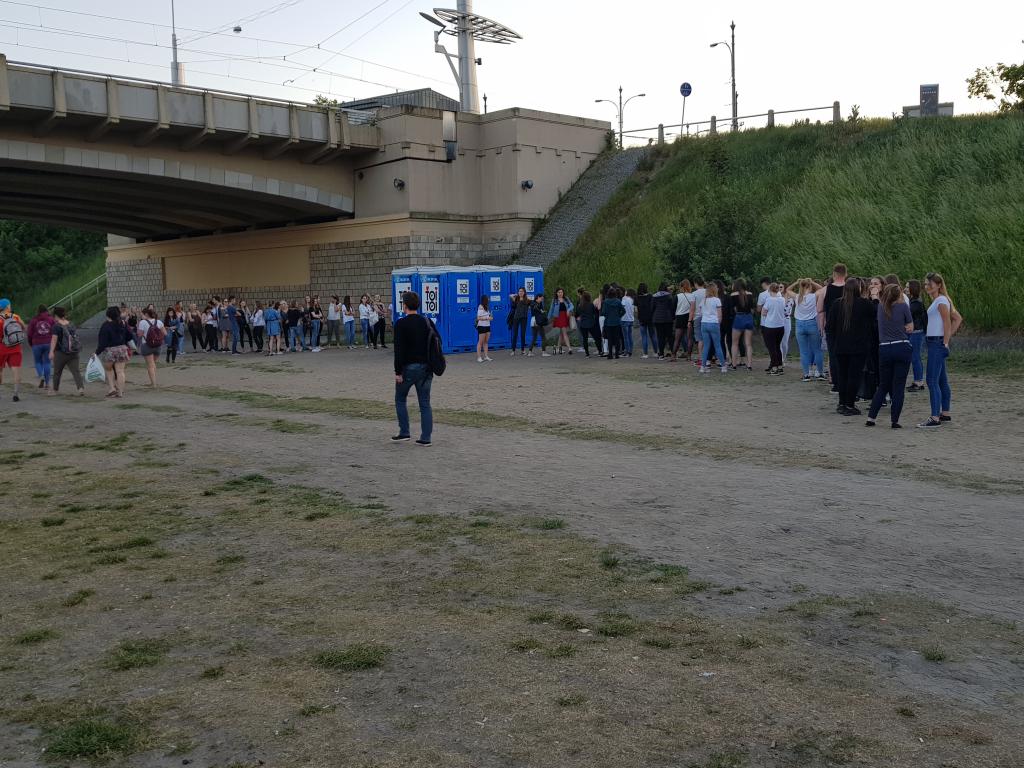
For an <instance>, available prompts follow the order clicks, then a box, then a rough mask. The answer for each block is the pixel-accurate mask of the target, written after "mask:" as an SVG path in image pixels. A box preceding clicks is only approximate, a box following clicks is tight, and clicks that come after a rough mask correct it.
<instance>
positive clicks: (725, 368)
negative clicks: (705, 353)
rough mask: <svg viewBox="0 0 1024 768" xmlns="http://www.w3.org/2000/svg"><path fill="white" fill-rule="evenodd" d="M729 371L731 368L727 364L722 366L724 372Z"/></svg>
mask: <svg viewBox="0 0 1024 768" xmlns="http://www.w3.org/2000/svg"><path fill="white" fill-rule="evenodd" d="M728 372H729V368H728V367H727V366H724V365H723V366H722V373H728Z"/></svg>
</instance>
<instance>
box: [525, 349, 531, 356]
mask: <svg viewBox="0 0 1024 768" xmlns="http://www.w3.org/2000/svg"><path fill="white" fill-rule="evenodd" d="M526 356H527V357H533V350H532V349H531V350H530V351H529V352H527V353H526Z"/></svg>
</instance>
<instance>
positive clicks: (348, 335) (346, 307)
mask: <svg viewBox="0 0 1024 768" xmlns="http://www.w3.org/2000/svg"><path fill="white" fill-rule="evenodd" d="M341 322H342V324H343V325H344V326H345V343H346V344H347V345H348V348H349V349H355V346H356V316H355V315H354V314H352V297H351V296H346V297H345V298H343V299H342V300H341Z"/></svg>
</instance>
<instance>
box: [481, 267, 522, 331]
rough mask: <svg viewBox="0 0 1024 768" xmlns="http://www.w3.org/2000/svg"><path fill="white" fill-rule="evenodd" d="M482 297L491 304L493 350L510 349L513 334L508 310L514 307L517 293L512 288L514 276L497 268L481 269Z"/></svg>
mask: <svg viewBox="0 0 1024 768" xmlns="http://www.w3.org/2000/svg"><path fill="white" fill-rule="evenodd" d="M478 276H479V278H480V279H479V283H478V285H479V286H480V295H481V296H483V295H485V294H486V295H487V296H489V297H490V302H491V306H490V309H491V315H493V317H494V320H492V321H491V341H490V347H491V348H492V349H508V347H509V345H510V344H511V336H512V334H511V332H510V331H509V327H508V322H507V317H508V310H509V308H510V307H511V306H512V300H511V298H510V297H511V295H512V293H513V292H514V291H515V289H514V288H513V287H512V274H511V273H510V272H508V271H506V270H504V269H499V268H497V267H480V271H479V272H478Z"/></svg>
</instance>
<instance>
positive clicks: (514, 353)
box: [509, 349, 516, 357]
mask: <svg viewBox="0 0 1024 768" xmlns="http://www.w3.org/2000/svg"><path fill="white" fill-rule="evenodd" d="M509 354H510V355H511V356H512V357H515V356H516V351H515V350H514V349H513V350H512V351H511V352H509Z"/></svg>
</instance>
